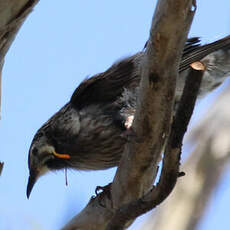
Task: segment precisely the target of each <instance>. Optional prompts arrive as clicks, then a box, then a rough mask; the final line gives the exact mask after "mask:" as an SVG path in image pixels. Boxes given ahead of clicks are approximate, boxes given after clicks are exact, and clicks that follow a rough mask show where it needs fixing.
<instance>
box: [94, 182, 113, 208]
mask: <svg viewBox="0 0 230 230" xmlns="http://www.w3.org/2000/svg"><path fill="white" fill-rule="evenodd" d="M111 185H112V183H109V184H107V185H106V186H97V187H96V189H95V194H96V196H99V200H98V202H99V204H100V205H101V206H102V207H104V208H105V205H104V204H102V196H100V194H105V196H107V198H108V199H109V200H111Z"/></svg>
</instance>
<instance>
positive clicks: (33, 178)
mask: <svg viewBox="0 0 230 230" xmlns="http://www.w3.org/2000/svg"><path fill="white" fill-rule="evenodd" d="M37 177H38V171H35V170H34V171H31V172H30V176H29V179H28V184H27V189H26V196H27V198H28V199H29V197H30V193H31V191H32V189H33V187H34V184H35V183H36V181H37Z"/></svg>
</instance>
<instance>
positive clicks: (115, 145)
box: [71, 130, 126, 170]
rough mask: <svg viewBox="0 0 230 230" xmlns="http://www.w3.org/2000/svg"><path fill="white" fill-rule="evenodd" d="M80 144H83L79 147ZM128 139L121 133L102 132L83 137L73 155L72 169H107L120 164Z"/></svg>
mask: <svg viewBox="0 0 230 230" xmlns="http://www.w3.org/2000/svg"><path fill="white" fill-rule="evenodd" d="M79 143H81V144H80V145H79ZM125 143H126V139H125V138H123V137H122V136H121V132H109V131H106V130H104V131H102V132H100V133H98V134H97V135H91V136H90V137H82V139H81V141H79V139H78V141H77V144H76V149H74V150H73V151H72V153H71V158H72V159H71V167H72V168H76V169H82V170H100V169H107V168H111V167H114V166H117V165H118V164H119V161H120V158H121V156H122V153H123V150H124V145H125Z"/></svg>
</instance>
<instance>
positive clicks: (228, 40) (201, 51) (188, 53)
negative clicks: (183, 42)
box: [179, 36, 230, 72]
mask: <svg viewBox="0 0 230 230" xmlns="http://www.w3.org/2000/svg"><path fill="white" fill-rule="evenodd" d="M192 39H196V40H195V41H196V42H195V43H194V41H193V40H192V41H191V43H194V44H192V45H191V46H189V47H188V49H186V47H185V50H184V53H183V57H182V60H181V63H180V67H179V72H182V71H183V70H185V69H187V68H188V66H189V65H190V64H192V63H193V62H195V61H200V60H201V59H202V58H204V57H205V56H207V55H208V54H210V53H212V52H214V51H216V50H219V49H224V48H225V49H226V48H228V49H230V36H227V37H225V38H222V39H220V40H218V41H215V42H212V43H210V44H207V45H202V46H199V44H197V42H199V40H197V39H198V38H192ZM188 41H189V40H188ZM188 44H189V43H188Z"/></svg>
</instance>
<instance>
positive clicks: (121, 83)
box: [70, 52, 143, 109]
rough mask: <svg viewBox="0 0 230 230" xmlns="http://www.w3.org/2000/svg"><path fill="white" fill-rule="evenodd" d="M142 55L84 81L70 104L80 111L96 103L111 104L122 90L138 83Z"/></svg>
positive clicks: (137, 55)
mask: <svg viewBox="0 0 230 230" xmlns="http://www.w3.org/2000/svg"><path fill="white" fill-rule="evenodd" d="M142 55H143V53H142V52H140V53H137V54H136V55H134V56H131V57H129V58H126V59H124V60H121V61H119V62H117V63H115V64H114V65H112V66H111V67H110V68H109V69H108V70H107V71H105V72H103V73H100V74H97V75H95V76H94V77H91V78H89V79H86V80H84V81H83V82H82V83H81V84H80V85H79V86H78V88H77V89H76V90H75V91H74V93H73V95H72V97H71V100H70V102H71V104H73V105H74V106H75V107H76V108H77V109H82V108H83V107H86V106H88V105H91V104H96V103H103V104H105V103H112V102H114V101H115V100H116V99H117V97H119V95H121V94H122V92H123V91H124V88H126V87H130V86H131V85H132V84H137V83H139V76H138V67H139V62H140V60H141V57H142Z"/></svg>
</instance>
